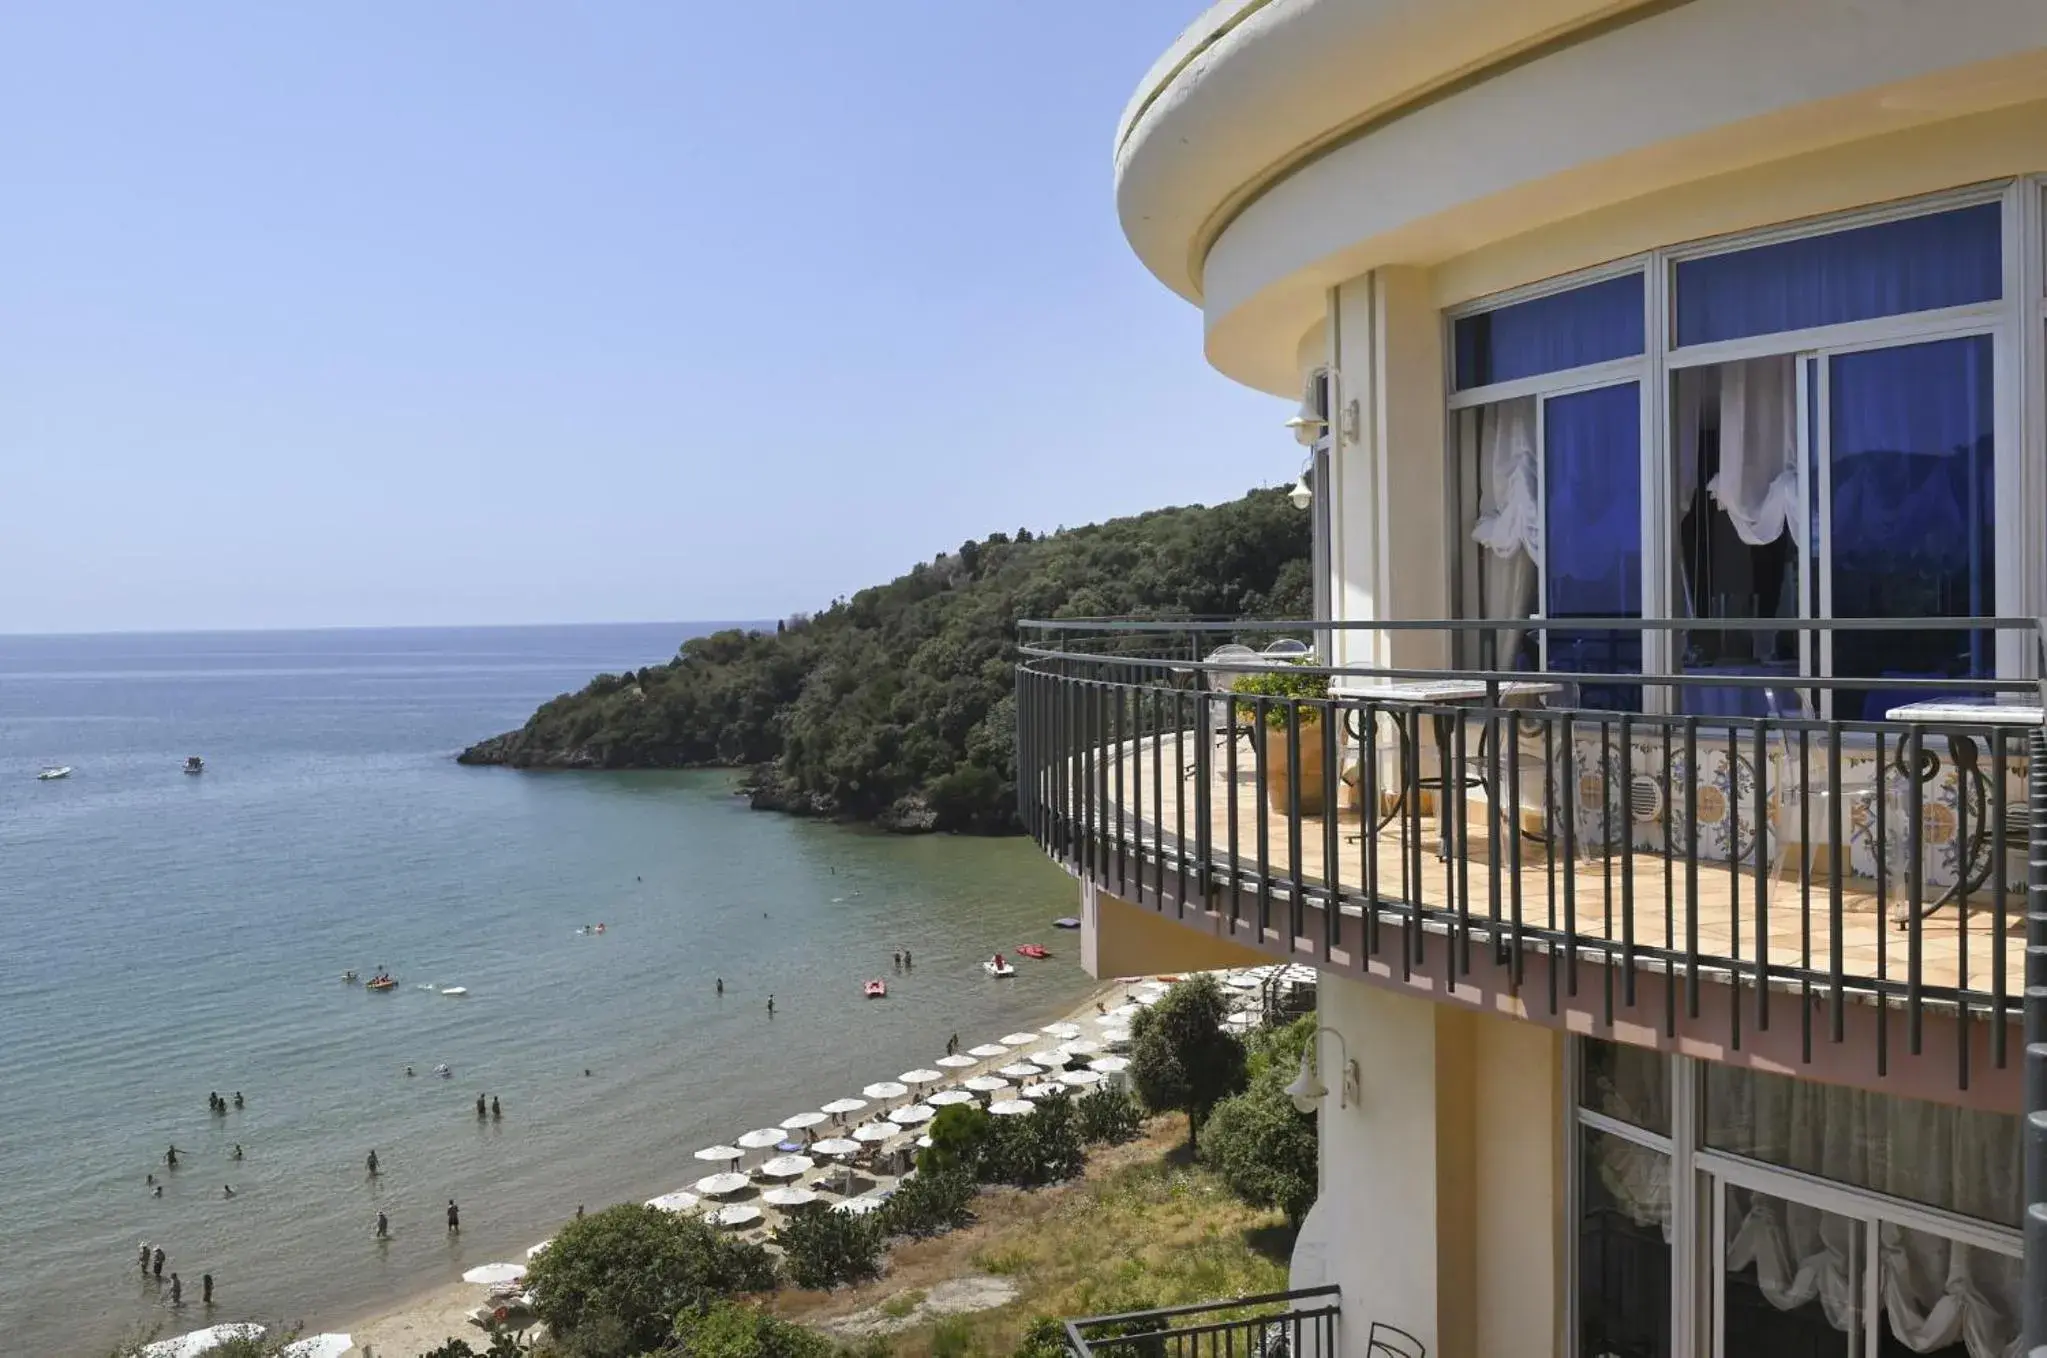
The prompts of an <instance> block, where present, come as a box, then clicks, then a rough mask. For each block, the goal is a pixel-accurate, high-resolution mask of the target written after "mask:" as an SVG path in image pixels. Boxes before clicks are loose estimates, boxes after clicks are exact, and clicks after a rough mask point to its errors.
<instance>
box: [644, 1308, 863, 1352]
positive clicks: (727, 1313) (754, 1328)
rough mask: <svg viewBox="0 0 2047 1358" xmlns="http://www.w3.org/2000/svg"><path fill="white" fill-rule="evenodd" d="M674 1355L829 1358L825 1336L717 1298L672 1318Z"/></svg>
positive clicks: (832, 1348) (763, 1312)
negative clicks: (719, 1300) (718, 1300)
mask: <svg viewBox="0 0 2047 1358" xmlns="http://www.w3.org/2000/svg"><path fill="white" fill-rule="evenodd" d="M674 1330H675V1348H674V1352H675V1353H676V1354H677V1355H678V1358H831V1355H832V1354H833V1353H834V1352H835V1347H834V1345H833V1344H832V1342H831V1341H830V1340H829V1339H826V1338H825V1337H824V1336H823V1335H821V1334H818V1333H817V1332H816V1331H814V1330H806V1329H804V1328H803V1327H802V1326H801V1325H792V1324H790V1323H789V1322H788V1321H786V1320H778V1319H776V1318H775V1317H774V1316H771V1315H769V1314H768V1313H767V1312H765V1311H762V1310H761V1309H760V1308H758V1307H755V1306H749V1305H747V1304H746V1303H744V1302H737V1301H721V1302H713V1303H712V1304H710V1305H709V1306H705V1307H700V1308H695V1309H692V1310H687V1311H684V1312H683V1313H682V1314H680V1315H678V1316H677V1317H676V1318H675V1326H674Z"/></svg>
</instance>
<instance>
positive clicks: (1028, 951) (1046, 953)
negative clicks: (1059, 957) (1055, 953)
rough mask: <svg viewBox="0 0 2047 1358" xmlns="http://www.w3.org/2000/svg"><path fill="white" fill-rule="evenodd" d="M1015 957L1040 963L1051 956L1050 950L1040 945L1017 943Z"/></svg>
mask: <svg viewBox="0 0 2047 1358" xmlns="http://www.w3.org/2000/svg"><path fill="white" fill-rule="evenodd" d="M1016 955H1017V956H1018V957H1029V958H1033V959H1035V960H1037V961H1039V962H1042V961H1044V960H1045V959H1046V958H1048V957H1050V956H1051V955H1052V950H1051V949H1049V948H1047V947H1046V946H1045V945H1044V944H1042V943H1019V944H1017V948H1016Z"/></svg>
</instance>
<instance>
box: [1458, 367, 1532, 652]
mask: <svg viewBox="0 0 2047 1358" xmlns="http://www.w3.org/2000/svg"><path fill="white" fill-rule="evenodd" d="M1471 537H1472V540H1473V541H1474V542H1476V543H1478V544H1479V546H1481V547H1483V548H1485V551H1484V553H1483V555H1482V558H1481V566H1480V575H1481V581H1480V589H1481V592H1482V594H1483V598H1484V604H1485V616H1486V617H1488V618H1526V617H1528V616H1530V615H1531V614H1533V613H1534V612H1535V575H1536V567H1537V566H1538V565H1539V564H1540V563H1541V561H1542V505H1541V502H1540V500H1539V498H1538V494H1537V489H1536V467H1535V398H1534V397H1532V396H1528V397H1523V398H1522V399H1521V400H1518V401H1501V402H1500V403H1499V404H1497V405H1491V406H1487V407H1485V408H1484V409H1483V410H1481V411H1480V412H1479V503H1478V519H1477V522H1476V523H1474V524H1473V526H1472V529H1471ZM1497 635H1498V638H1499V643H1500V644H1499V651H1498V655H1499V661H1498V667H1499V668H1501V669H1512V668H1514V667H1515V666H1514V657H1515V656H1516V655H1517V654H1518V653H1519V651H1520V649H1521V638H1522V635H1523V634H1522V632H1521V631H1520V630H1519V629H1516V630H1513V631H1503V632H1500V633H1498V634H1497Z"/></svg>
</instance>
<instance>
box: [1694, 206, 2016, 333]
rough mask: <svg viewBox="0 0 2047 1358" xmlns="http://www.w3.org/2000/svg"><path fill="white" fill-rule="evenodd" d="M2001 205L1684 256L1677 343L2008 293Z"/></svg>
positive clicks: (1956, 303)
mask: <svg viewBox="0 0 2047 1358" xmlns="http://www.w3.org/2000/svg"><path fill="white" fill-rule="evenodd" d="M2003 211H2004V209H2003V207H2002V205H2001V204H1998V203H1981V204H1978V205H1976V206H1974V207H1965V208H1958V209H1956V210H1954V211H1952V212H1936V213H1931V214H1929V215H1926V216H1921V217H1907V218H1904V219H1902V220H1900V221H1891V222H1879V223H1877V224H1875V225H1873V226H1862V227H1855V228H1852V229H1850V230H1847V231H1830V232H1827V233H1825V234H1823V235H1813V236H1800V237H1798V238H1797V239H1795V240H1787V241H1779V242H1777V243H1776V244H1773V245H1759V246H1756V247H1755V248H1754V249H1750V250H1735V251H1730V252H1729V253H1727V254H1723V255H1708V256H1706V257H1705V258H1703V259H1688V260H1683V261H1681V262H1680V263H1679V264H1678V266H1677V269H1676V278H1675V283H1676V294H1677V297H1676V300H1677V342H1678V343H1679V344H1680V345H1685V344H1709V343H1712V342H1714V341H1716V340H1731V339H1742V338H1745V337H1747V336H1750V335H1768V334H1775V333H1778V332H1781V331H1786V330H1809V329H1813V328H1815V327H1818V326H1824V325H1839V324H1841V323H1843V322H1846V321H1863V320H1870V319H1873V318H1875V317H1878V316H1899V315H1904V314H1905V313H1907V312H1913V311H1932V310H1935V309H1937V308H1940V307H1951V306H1963V305H1966V304H1968V303H1972V302H1988V301H1994V300H1996V299H1997V298H1998V297H2000V296H2002V295H2003V277H2004V250H2003V242H2002V238H2001V235H2002V218H2003Z"/></svg>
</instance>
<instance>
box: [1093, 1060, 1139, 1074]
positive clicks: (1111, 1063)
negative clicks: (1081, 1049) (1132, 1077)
mask: <svg viewBox="0 0 2047 1358" xmlns="http://www.w3.org/2000/svg"><path fill="white" fill-rule="evenodd" d="M1087 1068H1088V1069H1089V1070H1098V1071H1100V1072H1101V1073H1102V1074H1104V1075H1121V1074H1122V1073H1123V1072H1124V1071H1126V1070H1128V1069H1130V1058H1129V1057H1127V1056H1097V1057H1096V1058H1095V1059H1094V1060H1092V1061H1090V1062H1088V1063H1087Z"/></svg>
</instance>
